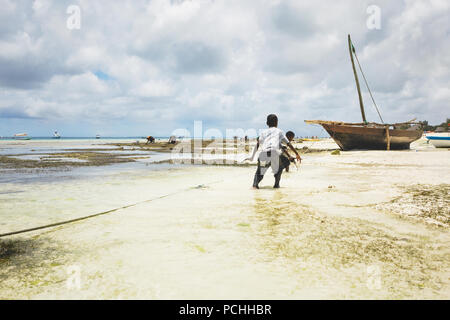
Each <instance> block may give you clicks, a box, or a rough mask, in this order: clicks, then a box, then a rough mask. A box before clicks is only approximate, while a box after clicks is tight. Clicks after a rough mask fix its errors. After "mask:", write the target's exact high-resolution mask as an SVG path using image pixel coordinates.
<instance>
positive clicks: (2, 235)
mask: <svg viewBox="0 0 450 320" xmlns="http://www.w3.org/2000/svg"><path fill="white" fill-rule="evenodd" d="M222 181H223V180H218V181H213V182H210V183H208V184H214V183H219V182H222ZM203 186H205V185H203V184H200V185H198V186H196V187H190V188H187V189H183V190H179V191H175V192H172V193H168V194H165V195H162V196H159V197H155V198H152V199H148V200H144V201H140V202H136V203H133V204H129V205H126V206H122V207H119V208H115V209H111V210H107V211H103V212H99V213H94V214H90V215H87V216H84V217H80V218H75V219H70V220H65V221H61V222H56V223H51V224H46V225H43V226H39V227H34V228H29V229H23V230H18V231H12V232H7V233H2V234H0V238H2V237H6V236H12V235H16V234H21V233H26V232H31V231H36V230H42V229H47V228H52V227H56V226H61V225H64V224H69V223H73V222H78V221H82V220H86V219H90V218H94V217H98V216H101V215H105V214H108V213H112V212H115V211H118V210H121V209H126V208H130V207H134V206H137V205H139V204H142V203H145V202H151V201H154V200H158V199H163V198H167V197H170V196H173V195H175V194H178V193H181V192H185V191H189V190H192V189H196V188H199V187H203Z"/></svg>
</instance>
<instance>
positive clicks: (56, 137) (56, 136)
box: [53, 131, 61, 139]
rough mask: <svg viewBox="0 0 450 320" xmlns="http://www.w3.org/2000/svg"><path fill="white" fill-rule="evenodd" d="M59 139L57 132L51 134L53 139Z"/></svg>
mask: <svg viewBox="0 0 450 320" xmlns="http://www.w3.org/2000/svg"><path fill="white" fill-rule="evenodd" d="M59 138H61V136H60V134H59V133H58V131H55V133H53V139H59Z"/></svg>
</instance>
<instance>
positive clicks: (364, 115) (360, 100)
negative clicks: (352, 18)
mask: <svg viewBox="0 0 450 320" xmlns="http://www.w3.org/2000/svg"><path fill="white" fill-rule="evenodd" d="M348 50H349V52H350V59H351V60H352V67H353V74H354V75H355V81H356V89H358V97H359V106H360V108H361V115H362V119H363V122H364V123H367V121H366V114H365V113H364V104H363V100H362V96H361V88H360V87H359V80H358V74H357V73H356V68H355V62H354V61H353V52H352V51H355V47H353V44H352V40H351V39H350V35H348Z"/></svg>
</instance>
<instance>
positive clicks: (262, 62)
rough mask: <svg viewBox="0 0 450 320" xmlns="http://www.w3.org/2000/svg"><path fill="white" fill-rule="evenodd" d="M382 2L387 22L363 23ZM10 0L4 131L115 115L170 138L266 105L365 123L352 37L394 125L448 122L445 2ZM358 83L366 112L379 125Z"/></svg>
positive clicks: (255, 118)
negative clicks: (77, 21)
mask: <svg viewBox="0 0 450 320" xmlns="http://www.w3.org/2000/svg"><path fill="white" fill-rule="evenodd" d="M373 4H375V5H377V6H378V7H379V8H380V10H381V29H379V30H370V29H368V28H367V26H366V20H367V18H368V14H367V12H366V10H367V7H368V6H369V5H373ZM69 5H78V6H80V9H81V29H79V30H69V29H67V28H66V20H67V18H68V14H67V13H66V9H67V6H69ZM0 7H1V8H2V10H1V11H0V92H1V94H0V127H2V128H7V130H11V131H15V129H14V127H12V124H11V122H8V120H7V119H11V118H17V119H30V120H29V121H31V122H32V121H35V120H33V119H39V121H41V122H39V125H37V122H36V126H35V128H36V130H37V131H39V130H42V131H39V132H41V134H44V133H46V132H47V131H48V130H49V128H46V127H45V125H42V121H50V122H49V123H51V125H52V126H53V125H54V121H56V122H58V123H61V126H64V125H65V124H66V125H67V128H71V129H70V130H75V129H76V128H77V126H76V125H73V122H74V121H75V122H79V123H80V126H79V127H83V128H88V127H90V126H93V127H100V126H104V128H107V127H108V125H110V124H111V123H113V122H114V123H116V125H115V128H111V129H110V130H111V131H110V132H113V131H114V130H117V133H116V135H129V134H130V132H134V133H135V134H136V135H142V134H146V132H145V133H140V131H139V132H138V131H137V130H144V129H145V128H147V127H148V128H151V130H155V132H154V134H155V135H157V134H160V135H168V134H170V133H171V131H172V130H173V129H176V128H178V127H182V128H186V127H191V126H192V122H193V120H203V121H204V122H205V125H204V127H212V126H215V127H217V128H219V129H225V128H231V127H242V128H244V129H245V128H256V129H258V128H260V127H264V123H265V120H264V118H265V116H266V115H267V114H268V113H277V114H279V117H280V126H281V127H282V128H284V129H293V130H294V131H296V132H297V133H298V134H300V135H301V134H308V133H310V132H314V130H316V128H314V127H311V126H307V125H305V124H304V123H303V120H304V119H328V120H344V121H359V120H360V114H359V105H358V99H357V94H356V87H355V82H354V78H353V74H352V70H351V65H350V59H349V52H348V47H347V34H348V33H351V34H352V39H353V43H354V45H355V48H356V50H357V54H358V58H359V60H360V62H361V65H362V67H363V69H364V72H365V75H366V77H367V79H368V81H369V84H370V86H371V89H372V91H373V93H374V96H375V99H376V100H377V103H378V105H379V107H380V108H381V110H382V114H383V117H384V120H385V121H389V122H395V121H403V120H409V119H411V118H413V117H417V118H418V119H427V120H429V121H430V122H431V123H439V122H441V121H442V120H443V119H444V118H446V117H448V116H450V115H449V114H448V112H449V111H448V110H449V109H448V101H449V98H450V93H449V91H448V88H449V87H450V70H449V68H450V41H448V37H449V31H448V30H449V26H450V23H449V21H448V16H449V13H450V8H449V3H448V1H445V0H433V1H427V2H424V1H419V0H417V1H414V0H408V1H404V2H397V1H395V2H394V1H376V2H375V3H374V2H372V1H360V2H357V3H346V2H336V1H321V2H311V1H288V0H286V1H282V0H262V1H258V2H257V3H256V2H246V1H238V0H227V1H225V0H216V1H210V0H192V1H168V0H167V1H165V0H153V1H146V0H134V1H133V0H128V1H121V2H109V1H106V0H105V1H95V2H93V1H86V0H78V1H69V0H67V1H65V0H64V1H50V0H36V1H33V2H32V1H26V0H19V1H11V0H0ZM360 81H361V85H362V88H363V95H364V101H365V105H366V113H367V117H368V118H369V119H370V120H374V121H375V120H378V116H377V114H376V111H375V109H374V108H373V107H372V106H371V102H370V98H369V96H368V93H367V90H366V89H365V87H364V83H363V79H362V77H361V76H360ZM42 119H44V120H42ZM36 121H38V120H36ZM119 122H120V123H121V125H117V123H119ZM49 125H50V124H49ZM143 128H144V129H143ZM50 129H51V130H53V129H54V128H53V127H52V128H50ZM63 129H64V128H61V129H60V130H61V131H63ZM311 130H312V131H311ZM44 131H45V132H44ZM105 131H106V129H105ZM74 134H75V133H74ZM315 134H317V132H315Z"/></svg>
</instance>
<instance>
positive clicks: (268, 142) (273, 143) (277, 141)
mask: <svg viewBox="0 0 450 320" xmlns="http://www.w3.org/2000/svg"><path fill="white" fill-rule="evenodd" d="M282 142H284V143H286V144H287V143H288V142H289V140H288V139H287V138H286V136H285V135H284V133H283V131H282V130H280V129H278V128H275V127H271V128H269V129H265V130H263V131H262V132H261V134H260V135H259V145H260V148H261V152H267V151H275V152H276V153H277V154H281V143H282Z"/></svg>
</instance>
